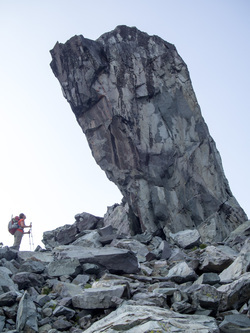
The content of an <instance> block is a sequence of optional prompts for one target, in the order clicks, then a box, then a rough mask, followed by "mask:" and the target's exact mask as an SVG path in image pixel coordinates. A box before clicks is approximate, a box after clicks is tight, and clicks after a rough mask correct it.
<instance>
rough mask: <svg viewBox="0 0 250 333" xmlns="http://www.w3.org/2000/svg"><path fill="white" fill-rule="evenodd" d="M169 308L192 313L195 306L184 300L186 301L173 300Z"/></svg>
mask: <svg viewBox="0 0 250 333" xmlns="http://www.w3.org/2000/svg"><path fill="white" fill-rule="evenodd" d="M171 308H172V309H173V310H174V311H175V312H178V313H187V314H188V313H194V312H195V310H196V308H195V307H194V306H193V305H192V304H190V303H188V302H186V301H179V302H174V303H173V304H172V305H171Z"/></svg>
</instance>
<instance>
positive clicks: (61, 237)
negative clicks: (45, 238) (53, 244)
mask: <svg viewBox="0 0 250 333" xmlns="http://www.w3.org/2000/svg"><path fill="white" fill-rule="evenodd" d="M77 233H78V229H77V226H76V225H75V224H73V225H67V224H66V225H65V226H63V227H60V228H57V232H56V241H57V242H58V243H59V244H62V245H67V244H70V243H72V242H73V241H74V240H75V239H76V235H77Z"/></svg>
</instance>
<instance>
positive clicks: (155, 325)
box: [84, 304, 219, 333]
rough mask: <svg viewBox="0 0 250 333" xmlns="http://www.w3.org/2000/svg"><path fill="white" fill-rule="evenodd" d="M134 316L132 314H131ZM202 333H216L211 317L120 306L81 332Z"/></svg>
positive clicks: (217, 330)
mask: <svg viewBox="0 0 250 333" xmlns="http://www.w3.org/2000/svg"><path fill="white" fill-rule="evenodd" d="M135 314H136V315H135ZM152 331H153V332H154V331H155V332H157V331H160V332H163V333H165V332H183V333H187V332H190V333H191V332H195V331H197V332H202V333H219V329H218V326H217V324H216V321H215V319H214V318H212V317H208V316H198V315H192V316H190V315H185V314H178V313H176V312H174V311H170V310H168V309H163V308H159V307H156V306H138V305H127V304H123V305H122V306H121V307H119V308H118V309H117V310H115V311H113V312H111V313H110V314H109V315H107V316H106V317H104V318H103V319H101V320H99V321H98V322H95V323H94V324H92V325H91V326H90V327H89V328H88V329H86V330H85V331H84V333H96V332H103V333H111V332H129V333H137V332H152Z"/></svg>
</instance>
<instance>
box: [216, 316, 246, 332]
mask: <svg viewBox="0 0 250 333" xmlns="http://www.w3.org/2000/svg"><path fill="white" fill-rule="evenodd" d="M219 328H220V331H221V332H225V333H243V332H244V333H250V318H248V317H247V316H244V315H241V314H238V315H229V316H225V318H224V320H223V322H222V323H221V324H220V325H219Z"/></svg>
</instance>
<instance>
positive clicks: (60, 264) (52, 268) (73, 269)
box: [47, 258, 81, 277]
mask: <svg viewBox="0 0 250 333" xmlns="http://www.w3.org/2000/svg"><path fill="white" fill-rule="evenodd" d="M47 270H48V274H49V276H51V277H54V276H62V275H70V276H73V277H76V276H77V275H78V274H79V273H81V265H80V262H79V260H78V259H77V258H69V259H67V258H66V259H60V260H55V261H53V262H51V263H49V265H48V267H47Z"/></svg>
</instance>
